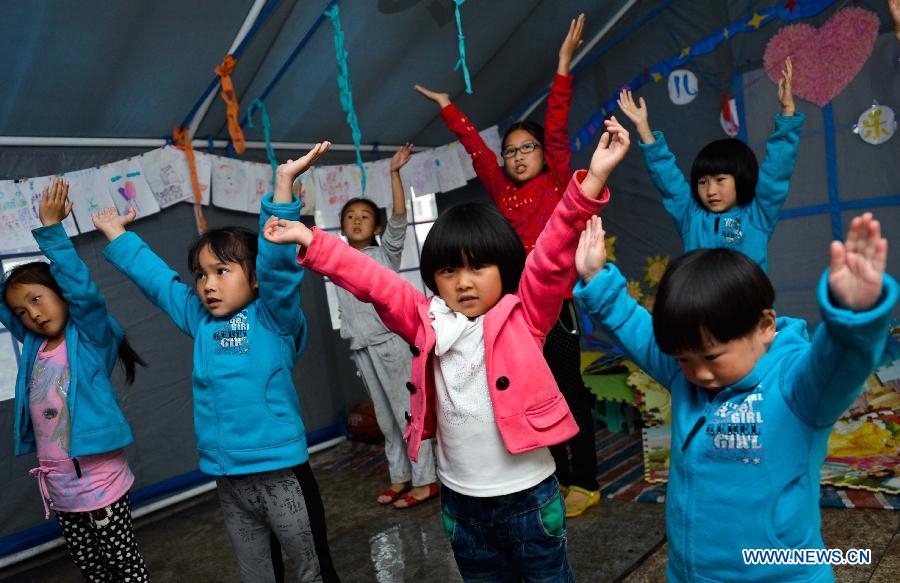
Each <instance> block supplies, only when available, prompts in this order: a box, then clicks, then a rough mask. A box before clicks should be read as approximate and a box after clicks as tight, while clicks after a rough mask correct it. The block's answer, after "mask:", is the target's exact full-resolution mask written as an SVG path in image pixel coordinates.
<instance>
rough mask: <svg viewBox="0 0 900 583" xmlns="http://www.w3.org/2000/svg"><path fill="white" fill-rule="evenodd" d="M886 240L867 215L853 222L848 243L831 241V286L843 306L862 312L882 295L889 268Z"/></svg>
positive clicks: (848, 233)
mask: <svg viewBox="0 0 900 583" xmlns="http://www.w3.org/2000/svg"><path fill="white" fill-rule="evenodd" d="M887 249H888V243H887V239H884V238H883V237H882V236H881V224H880V223H879V222H878V221H876V220H875V219H874V218H872V213H865V214H863V215H862V216H859V217H856V218H854V219H853V220H852V221H851V222H850V230H849V231H848V232H847V240H846V242H845V243H841V242H840V241H832V243H831V269H830V270H829V273H828V287H829V289H830V290H831V295H832V296H833V297H834V298H835V299H836V300H837V301H838V302H840V304H841V305H843V306H845V307H847V308H849V309H851V310H853V311H854V312H863V311H865V310H868V309H870V308H871V307H872V306H874V305H875V303H876V302H877V301H878V298H879V297H880V296H881V286H882V279H883V277H882V276H883V275H884V269H885V266H886V265H887Z"/></svg>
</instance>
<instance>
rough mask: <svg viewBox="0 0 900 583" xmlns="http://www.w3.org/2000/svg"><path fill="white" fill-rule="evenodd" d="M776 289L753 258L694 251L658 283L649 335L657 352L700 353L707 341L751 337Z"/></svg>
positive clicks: (772, 302)
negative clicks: (749, 335)
mask: <svg viewBox="0 0 900 583" xmlns="http://www.w3.org/2000/svg"><path fill="white" fill-rule="evenodd" d="M774 305H775V290H774V289H773V288H772V283H771V282H770V281H769V278H768V277H766V274H765V272H763V270H762V269H760V267H759V266H758V265H757V264H756V263H754V262H753V260H752V259H750V258H749V257H747V256H746V255H744V254H743V253H740V252H739V251H734V250H732V249H723V248H714V249H697V250H696V251H692V252H690V253H688V254H687V255H684V256H683V257H681V258H679V259H678V260H677V261H675V262H674V263H672V264H671V265H670V266H669V267H668V269H666V272H665V274H663V277H662V279H661V280H660V282H659V290H658V291H657V293H656V301H655V303H654V306H653V334H654V336H656V342H657V344H659V348H660V350H662V351H663V352H665V353H666V354H679V353H681V352H685V351H691V350H698V351H699V350H703V349H704V348H706V344H707V342H706V341H707V340H709V339H715V340H716V341H718V342H722V343H725V342H730V341H731V340H736V339H738V338H742V337H744V336H746V335H747V334H750V333H751V332H752V331H753V329H754V328H755V327H756V325H757V324H758V323H759V319H760V317H761V316H762V312H763V310H768V309H771V308H772V306H774Z"/></svg>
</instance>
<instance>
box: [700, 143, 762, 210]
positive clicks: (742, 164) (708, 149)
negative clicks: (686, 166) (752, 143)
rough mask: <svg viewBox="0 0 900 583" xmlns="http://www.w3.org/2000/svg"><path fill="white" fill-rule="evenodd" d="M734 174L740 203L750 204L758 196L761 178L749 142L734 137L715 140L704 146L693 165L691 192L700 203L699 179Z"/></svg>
mask: <svg viewBox="0 0 900 583" xmlns="http://www.w3.org/2000/svg"><path fill="white" fill-rule="evenodd" d="M716 174H731V175H732V176H734V188H735V191H736V194H737V205H738V206H747V205H748V204H750V203H751V202H753V199H754V198H755V197H756V183H757V181H758V180H759V163H758V162H757V161H756V156H755V155H754V154H753V150H751V149H750V148H749V147H748V146H747V144H745V143H744V142H742V141H740V140H736V139H734V138H728V139H725V140H716V141H715V142H710V143H708V144H706V145H705V146H703V149H702V150H700V153H699V154H697V157H696V158H695V159H694V164H693V165H692V166H691V194H692V195H693V197H694V200H696V201H697V202H698V203H699V204H701V205H702V202H701V201H700V195H699V193H698V192H697V182H699V181H700V179H701V178H703V177H704V176H715V175H716Z"/></svg>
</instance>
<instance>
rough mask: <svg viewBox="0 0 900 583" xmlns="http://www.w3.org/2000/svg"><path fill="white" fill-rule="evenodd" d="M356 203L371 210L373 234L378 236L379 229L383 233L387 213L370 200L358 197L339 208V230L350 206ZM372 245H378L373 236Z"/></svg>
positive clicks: (342, 227) (342, 226)
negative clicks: (373, 220)
mask: <svg viewBox="0 0 900 583" xmlns="http://www.w3.org/2000/svg"><path fill="white" fill-rule="evenodd" d="M358 202H359V203H362V204H364V205H366V206H368V207H369V208H370V209H371V210H372V216H373V218H374V219H375V233H376V234H378V229H379V228H380V229H381V230H382V231H383V230H384V226H385V224H387V211H385V209H383V208H381V207H379V206H378V205H377V204H375V203H374V202H373V201H372V200H370V199H368V198H360V197H356V198H351V199H350V200H348V201H347V202H345V203H344V206H342V207H341V215H340V216H341V230H343V229H344V215H345V214H346V213H347V210H348V209H349V208H350V205H354V204H356V203H358ZM372 244H373V245H378V239H376V238H375V237H374V236H373V237H372Z"/></svg>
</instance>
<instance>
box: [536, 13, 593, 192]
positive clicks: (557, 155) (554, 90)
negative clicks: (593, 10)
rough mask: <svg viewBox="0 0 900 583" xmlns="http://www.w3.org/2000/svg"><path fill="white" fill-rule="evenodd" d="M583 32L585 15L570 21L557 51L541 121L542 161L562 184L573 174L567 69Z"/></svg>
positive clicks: (570, 90) (570, 89)
mask: <svg viewBox="0 0 900 583" xmlns="http://www.w3.org/2000/svg"><path fill="white" fill-rule="evenodd" d="M583 32H584V14H583V13H582V14H580V15H578V18H573V19H572V21H571V22H570V23H569V30H568V32H567V34H566V37H565V38H564V39H563V42H562V46H560V48H559V61H558V63H557V66H556V75H555V76H554V78H553V83H552V84H551V85H550V95H549V97H548V98H547V113H546V115H545V118H544V160H545V161H546V162H547V166H548V168H549V169H550V172H551V173H552V174H553V175H554V177H555V178H556V180H557V182H559V183H560V184H565V183H566V182H568V181H569V178H570V177H571V175H572V168H571V166H570V165H569V163H570V160H571V158H572V147H571V145H570V144H569V105H570V104H571V102H572V81H573V78H572V76H571V75H569V67H570V66H571V64H572V59H573V58H574V56H575V51H576V50H577V49H578V47H580V46H581V44H582V40H581V35H582V33H583Z"/></svg>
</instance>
